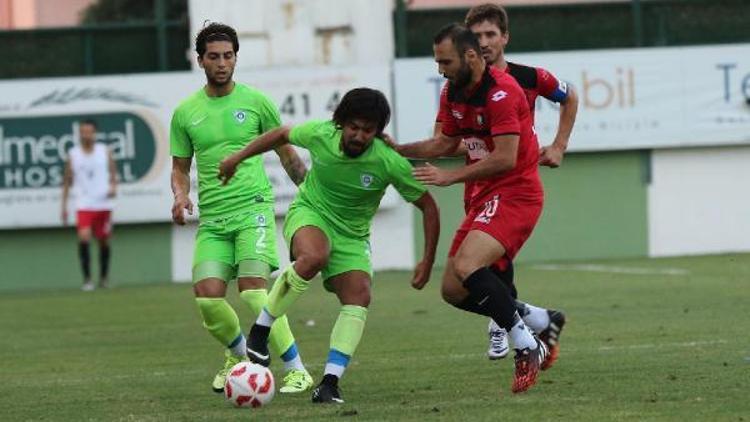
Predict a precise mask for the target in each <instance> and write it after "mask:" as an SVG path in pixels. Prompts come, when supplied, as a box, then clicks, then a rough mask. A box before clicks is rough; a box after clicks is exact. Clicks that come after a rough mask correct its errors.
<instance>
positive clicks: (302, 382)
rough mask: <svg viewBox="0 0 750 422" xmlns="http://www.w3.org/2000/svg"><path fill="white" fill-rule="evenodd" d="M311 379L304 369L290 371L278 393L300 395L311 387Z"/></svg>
mask: <svg viewBox="0 0 750 422" xmlns="http://www.w3.org/2000/svg"><path fill="white" fill-rule="evenodd" d="M312 385H313V379H312V376H310V373H309V372H307V371H306V370H304V369H292V370H291V371H289V372H287V374H286V375H285V376H284V385H282V386H281V388H280V389H279V393H301V392H303V391H307V390H309V389H310V387H312Z"/></svg>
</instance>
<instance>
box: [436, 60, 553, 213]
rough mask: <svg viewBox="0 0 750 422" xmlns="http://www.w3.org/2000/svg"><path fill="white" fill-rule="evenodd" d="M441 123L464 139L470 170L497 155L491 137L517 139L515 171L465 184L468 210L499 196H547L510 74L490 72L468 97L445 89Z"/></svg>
mask: <svg viewBox="0 0 750 422" xmlns="http://www.w3.org/2000/svg"><path fill="white" fill-rule="evenodd" d="M438 121H439V122H441V123H442V131H443V133H444V134H446V135H448V136H451V137H461V138H462V141H463V143H464V144H465V145H466V148H467V156H466V164H467V165H471V164H472V163H475V162H477V161H479V160H482V159H484V158H486V157H487V156H488V155H489V154H490V152H492V151H493V150H494V147H495V144H494V141H493V137H495V136H500V135H518V136H519V142H518V156H517V157H516V166H515V167H514V168H513V169H512V170H510V171H508V172H506V173H503V174H501V175H499V176H495V177H493V178H490V179H484V180H476V181H472V182H467V183H466V192H465V197H464V199H465V201H466V204H465V205H466V206H467V208H470V207H472V206H473V204H477V203H480V202H483V201H484V200H485V199H486V198H487V197H490V196H492V195H496V194H498V193H500V194H523V195H540V196H541V195H543V193H542V185H541V181H540V179H539V171H538V165H537V163H538V161H539V144H538V142H537V138H536V134H535V133H534V130H533V124H532V118H531V112H530V110H529V105H528V104H527V100H526V96H525V95H524V91H523V90H522V89H521V87H520V86H519V84H518V82H516V80H515V79H514V78H513V77H512V76H511V75H510V74H508V73H505V72H503V71H501V70H499V69H497V68H495V67H492V66H487V68H486V69H485V72H484V74H483V76H482V79H481V81H480V82H479V83H478V84H477V85H476V86H475V87H474V88H473V89H472V90H470V92H469V94H468V95H467V94H466V93H465V92H463V91H461V90H456V89H454V88H453V86H452V85H451V84H450V83H446V84H445V86H444V87H443V90H442V92H441V95H440V110H439V111H438Z"/></svg>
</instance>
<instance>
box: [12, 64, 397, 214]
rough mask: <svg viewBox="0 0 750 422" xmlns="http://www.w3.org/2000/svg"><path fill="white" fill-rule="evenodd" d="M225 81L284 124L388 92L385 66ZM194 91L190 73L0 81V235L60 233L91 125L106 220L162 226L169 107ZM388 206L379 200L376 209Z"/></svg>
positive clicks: (282, 177) (271, 159)
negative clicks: (355, 95)
mask: <svg viewBox="0 0 750 422" xmlns="http://www.w3.org/2000/svg"><path fill="white" fill-rule="evenodd" d="M235 80H236V81H238V82H242V83H247V84H249V85H252V86H254V87H256V88H258V89H260V90H262V91H265V92H266V93H268V94H269V96H270V97H271V98H272V99H273V100H274V101H275V102H276V103H277V104H278V106H279V109H280V111H281V117H282V121H283V123H284V124H295V123H301V122H303V121H305V120H308V119H313V118H330V116H331V114H332V110H333V108H335V106H336V104H337V103H338V100H339V98H340V97H341V96H343V94H344V93H345V92H346V91H348V90H349V89H351V88H355V87H358V86H369V87H373V88H377V89H380V90H381V91H383V92H384V93H385V94H386V96H388V97H389V98H390V90H391V89H390V88H391V83H390V82H391V81H390V68H389V67H388V66H387V65H383V66H367V67H340V68H331V67H328V68H323V67H307V68H301V67H297V68H288V69H268V70H258V71H252V72H237V73H235ZM204 83H205V77H204V76H203V74H202V73H192V72H174V73H160V74H145V75H128V76H122V75H119V76H106V77H80V78H54V79H38V80H14V81H5V82H0V228H16V227H45V226H47V227H49V226H56V225H60V224H61V222H60V195H61V189H60V184H61V181H62V174H63V167H64V161H65V159H66V156H67V150H68V149H69V148H70V147H71V146H73V145H74V144H76V143H77V142H78V121H79V120H81V119H86V118H91V119H94V120H95V121H96V122H97V124H98V126H99V132H98V134H97V136H98V140H99V141H101V142H105V143H106V144H107V145H108V146H109V147H110V148H111V150H112V152H113V156H114V158H115V161H116V163H117V167H118V176H119V180H120V186H119V189H118V196H117V198H116V205H115V209H114V218H115V221H116V222H159V221H169V220H170V207H171V203H172V193H171V188H170V181H169V180H170V170H171V158H170V156H169V122H170V119H171V116H172V111H173V110H174V108H175V107H176V106H177V104H178V103H179V102H180V101H181V100H182V99H183V98H185V97H187V96H188V95H190V94H191V93H192V92H194V91H195V90H197V89H199V88H200V87H201V86H202V85H203V84H204ZM303 156H305V157H306V155H305V154H303ZM266 163H267V166H266V168H267V172H268V174H269V177H270V179H271V181H272V183H273V185H274V192H275V194H276V197H277V204H276V205H277V207H276V209H277V212H278V213H280V214H283V213H284V211H285V210H286V208H287V206H288V204H289V202H290V200H291V199H292V198H293V196H294V194H295V192H296V186H294V184H293V183H292V182H291V181H290V180H289V179H288V177H287V176H286V173H285V172H284V170H283V168H282V167H281V165H280V164H279V162H278V159H277V158H276V156H275V155H274V154H266ZM194 167H195V166H194ZM192 194H193V196H195V189H193V192H192ZM71 202H72V201H71ZM396 202H397V200H396V198H395V196H394V194H393V192H389V194H388V195H386V197H385V198H384V200H383V205H385V206H391V205H393V204H395V203H396Z"/></svg>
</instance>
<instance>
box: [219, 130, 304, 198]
mask: <svg viewBox="0 0 750 422" xmlns="http://www.w3.org/2000/svg"><path fill="white" fill-rule="evenodd" d="M290 131H291V128H290V127H288V126H282V127H277V128H276V129H272V130H269V131H268V132H266V133H264V134H262V135H260V136H258V137H257V138H255V139H254V140H252V141H250V143H248V144H247V145H246V146H245V148H243V149H241V150H239V151H237V152H235V153H234V154H232V155H230V156H228V157H227V158H225V159H224V160H222V162H221V163H219V174H218V178H219V179H220V180H221V183H222V184H224V185H226V184H227V183H229V179H231V178H232V176H234V173H235V172H236V171H237V166H238V165H239V164H240V163H241V162H243V161H245V160H247V159H248V158H250V157H254V156H256V155H260V154H263V153H264V152H268V151H270V150H272V149H276V148H279V147H280V146H282V145H285V144H288V143H289V132H290Z"/></svg>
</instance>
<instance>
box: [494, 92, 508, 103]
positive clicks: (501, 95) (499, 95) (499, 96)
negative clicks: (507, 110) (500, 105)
mask: <svg viewBox="0 0 750 422" xmlns="http://www.w3.org/2000/svg"><path fill="white" fill-rule="evenodd" d="M507 96H508V93H507V92H505V91H502V90H501V91H497V92H496V93H494V94H492V101H494V102H498V101H500V100H502V99H503V98H505V97H507Z"/></svg>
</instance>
